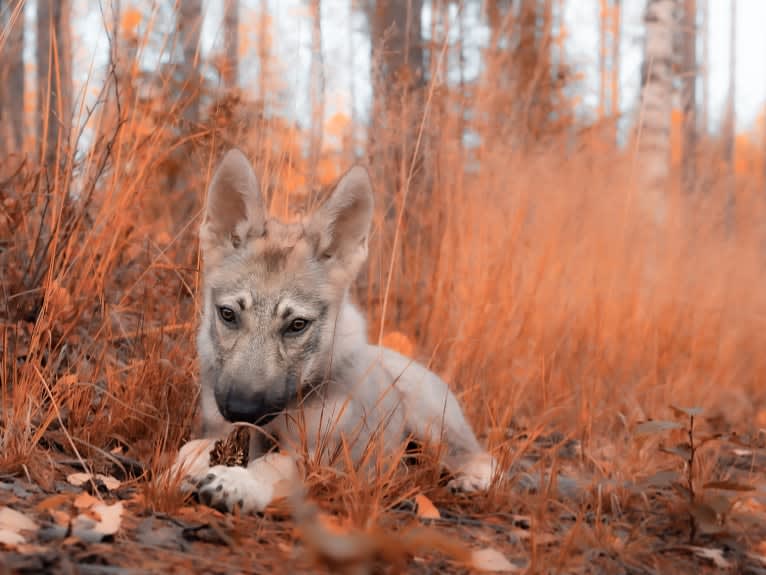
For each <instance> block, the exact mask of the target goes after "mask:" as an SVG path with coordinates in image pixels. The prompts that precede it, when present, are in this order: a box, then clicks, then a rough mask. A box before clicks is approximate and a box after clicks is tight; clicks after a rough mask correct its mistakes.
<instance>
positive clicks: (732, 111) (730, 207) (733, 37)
mask: <svg viewBox="0 0 766 575" xmlns="http://www.w3.org/2000/svg"><path fill="white" fill-rule="evenodd" d="M725 128H726V132H725V135H724V146H725V149H724V157H725V158H726V163H727V168H728V178H727V179H728V182H727V188H728V189H727V194H728V202H727V207H726V225H727V227H728V229H732V227H733V226H734V225H735V208H736V206H735V202H736V183H737V174H736V164H735V162H736V155H737V144H736V133H737V0H731V22H730V28H729V96H728V106H727V110H726V126H725Z"/></svg>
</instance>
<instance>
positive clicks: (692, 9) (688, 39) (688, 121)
mask: <svg viewBox="0 0 766 575" xmlns="http://www.w3.org/2000/svg"><path fill="white" fill-rule="evenodd" d="M682 42H683V43H682V51H683V52H682V59H683V64H682V67H681V69H682V73H683V87H682V93H681V102H682V105H683V112H684V123H683V134H684V136H683V159H682V163H683V184H684V189H685V190H686V191H687V192H693V191H694V188H695V182H696V179H697V164H696V161H697V94H696V85H697V50H696V45H697V2H696V0H684V25H683V38H682Z"/></svg>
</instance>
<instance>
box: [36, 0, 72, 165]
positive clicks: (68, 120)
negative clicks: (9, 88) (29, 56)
mask: <svg viewBox="0 0 766 575" xmlns="http://www.w3.org/2000/svg"><path fill="white" fill-rule="evenodd" d="M70 14H71V4H70V0H38V2H37V111H38V115H39V130H38V134H39V140H40V145H41V150H40V158H41V160H42V161H44V162H46V163H52V162H53V161H55V160H56V159H57V158H58V159H59V160H63V157H62V156H63V153H64V152H65V151H66V150H67V149H68V146H67V142H68V140H69V135H70V130H71V127H72V53H71V42H70V33H71V31H70V21H69V20H70ZM59 143H60V144H59Z"/></svg>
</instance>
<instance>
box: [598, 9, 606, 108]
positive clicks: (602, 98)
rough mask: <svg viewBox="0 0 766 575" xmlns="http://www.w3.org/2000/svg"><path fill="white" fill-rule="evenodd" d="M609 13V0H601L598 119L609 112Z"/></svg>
mask: <svg viewBox="0 0 766 575" xmlns="http://www.w3.org/2000/svg"><path fill="white" fill-rule="evenodd" d="M608 15H609V0H599V15H598V33H599V37H598V40H599V41H598V119H599V121H601V120H603V119H604V118H605V117H606V114H607V105H606V83H607V79H606V74H607V72H606V54H607V51H608V47H607V29H608V28H609V24H608V19H609V18H608Z"/></svg>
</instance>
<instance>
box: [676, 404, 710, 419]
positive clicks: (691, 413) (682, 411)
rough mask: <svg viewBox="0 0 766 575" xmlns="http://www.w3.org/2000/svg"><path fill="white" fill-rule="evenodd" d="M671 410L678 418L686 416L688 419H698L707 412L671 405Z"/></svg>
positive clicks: (697, 408)
mask: <svg viewBox="0 0 766 575" xmlns="http://www.w3.org/2000/svg"><path fill="white" fill-rule="evenodd" d="M670 409H671V411H673V413H675V414H676V416H682V415H685V416H687V417H698V416H700V415H702V414H703V413H705V410H704V409H702V408H701V407H678V406H676V405H671V406H670Z"/></svg>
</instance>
